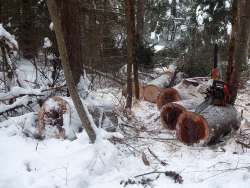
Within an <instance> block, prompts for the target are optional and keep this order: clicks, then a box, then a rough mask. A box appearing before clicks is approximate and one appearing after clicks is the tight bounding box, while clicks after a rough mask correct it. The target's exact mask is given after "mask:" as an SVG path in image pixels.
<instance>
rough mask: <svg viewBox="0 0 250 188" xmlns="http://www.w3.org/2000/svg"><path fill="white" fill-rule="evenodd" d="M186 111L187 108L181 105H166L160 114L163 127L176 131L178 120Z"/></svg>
mask: <svg viewBox="0 0 250 188" xmlns="http://www.w3.org/2000/svg"><path fill="white" fill-rule="evenodd" d="M184 111H185V108H184V107H183V106H181V105H179V104H175V103H168V104H166V105H164V106H163V107H162V109H161V114H160V117H161V124H162V126H163V127H164V128H166V129H170V130H175V128H176V122H177V119H178V117H179V116H180V114H181V113H182V112H184Z"/></svg>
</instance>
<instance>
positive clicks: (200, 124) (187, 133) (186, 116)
mask: <svg viewBox="0 0 250 188" xmlns="http://www.w3.org/2000/svg"><path fill="white" fill-rule="evenodd" d="M238 128H239V120H238V117H237V111H236V109H235V108H234V107H233V106H230V105H227V106H225V107H222V106H213V105H210V106H208V107H207V108H206V109H205V110H203V111H202V112H201V113H200V114H197V113H195V112H188V111H184V112H183V113H181V115H180V117H179V118H178V121H177V124H176V136H177V138H178V139H179V140H180V141H181V142H183V143H185V144H194V143H197V144H203V145H210V144H215V143H217V142H219V141H220V139H221V138H223V137H224V136H226V135H228V134H229V133H231V132H233V131H235V130H237V129H238Z"/></svg>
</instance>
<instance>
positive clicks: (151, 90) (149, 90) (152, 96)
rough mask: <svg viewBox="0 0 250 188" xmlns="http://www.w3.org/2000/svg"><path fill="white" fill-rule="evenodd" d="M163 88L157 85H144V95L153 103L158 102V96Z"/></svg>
mask: <svg viewBox="0 0 250 188" xmlns="http://www.w3.org/2000/svg"><path fill="white" fill-rule="evenodd" d="M161 90H162V89H161V88H160V87H157V86H155V85H146V86H144V90H143V96H144V100H145V101H148V102H152V103H156V100H157V97H158V95H159V94H160V92H161Z"/></svg>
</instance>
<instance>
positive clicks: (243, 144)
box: [235, 140, 250, 149]
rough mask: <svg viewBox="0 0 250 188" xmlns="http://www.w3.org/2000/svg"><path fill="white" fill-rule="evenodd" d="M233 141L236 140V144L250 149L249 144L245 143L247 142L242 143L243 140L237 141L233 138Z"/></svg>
mask: <svg viewBox="0 0 250 188" xmlns="http://www.w3.org/2000/svg"><path fill="white" fill-rule="evenodd" d="M235 142H236V143H237V144H240V145H242V146H244V147H245V148H248V149H250V146H249V145H247V144H245V143H243V142H241V141H239V140H235Z"/></svg>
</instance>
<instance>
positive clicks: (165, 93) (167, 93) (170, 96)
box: [156, 88, 181, 109]
mask: <svg viewBox="0 0 250 188" xmlns="http://www.w3.org/2000/svg"><path fill="white" fill-rule="evenodd" d="M179 100H181V96H180V95H179V93H178V91H177V90H176V89H174V88H166V89H162V91H161V92H160V94H159V95H158V96H157V100H156V104H157V107H158V109H161V108H162V107H163V106H164V105H165V104H168V103H170V102H176V101H179Z"/></svg>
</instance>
